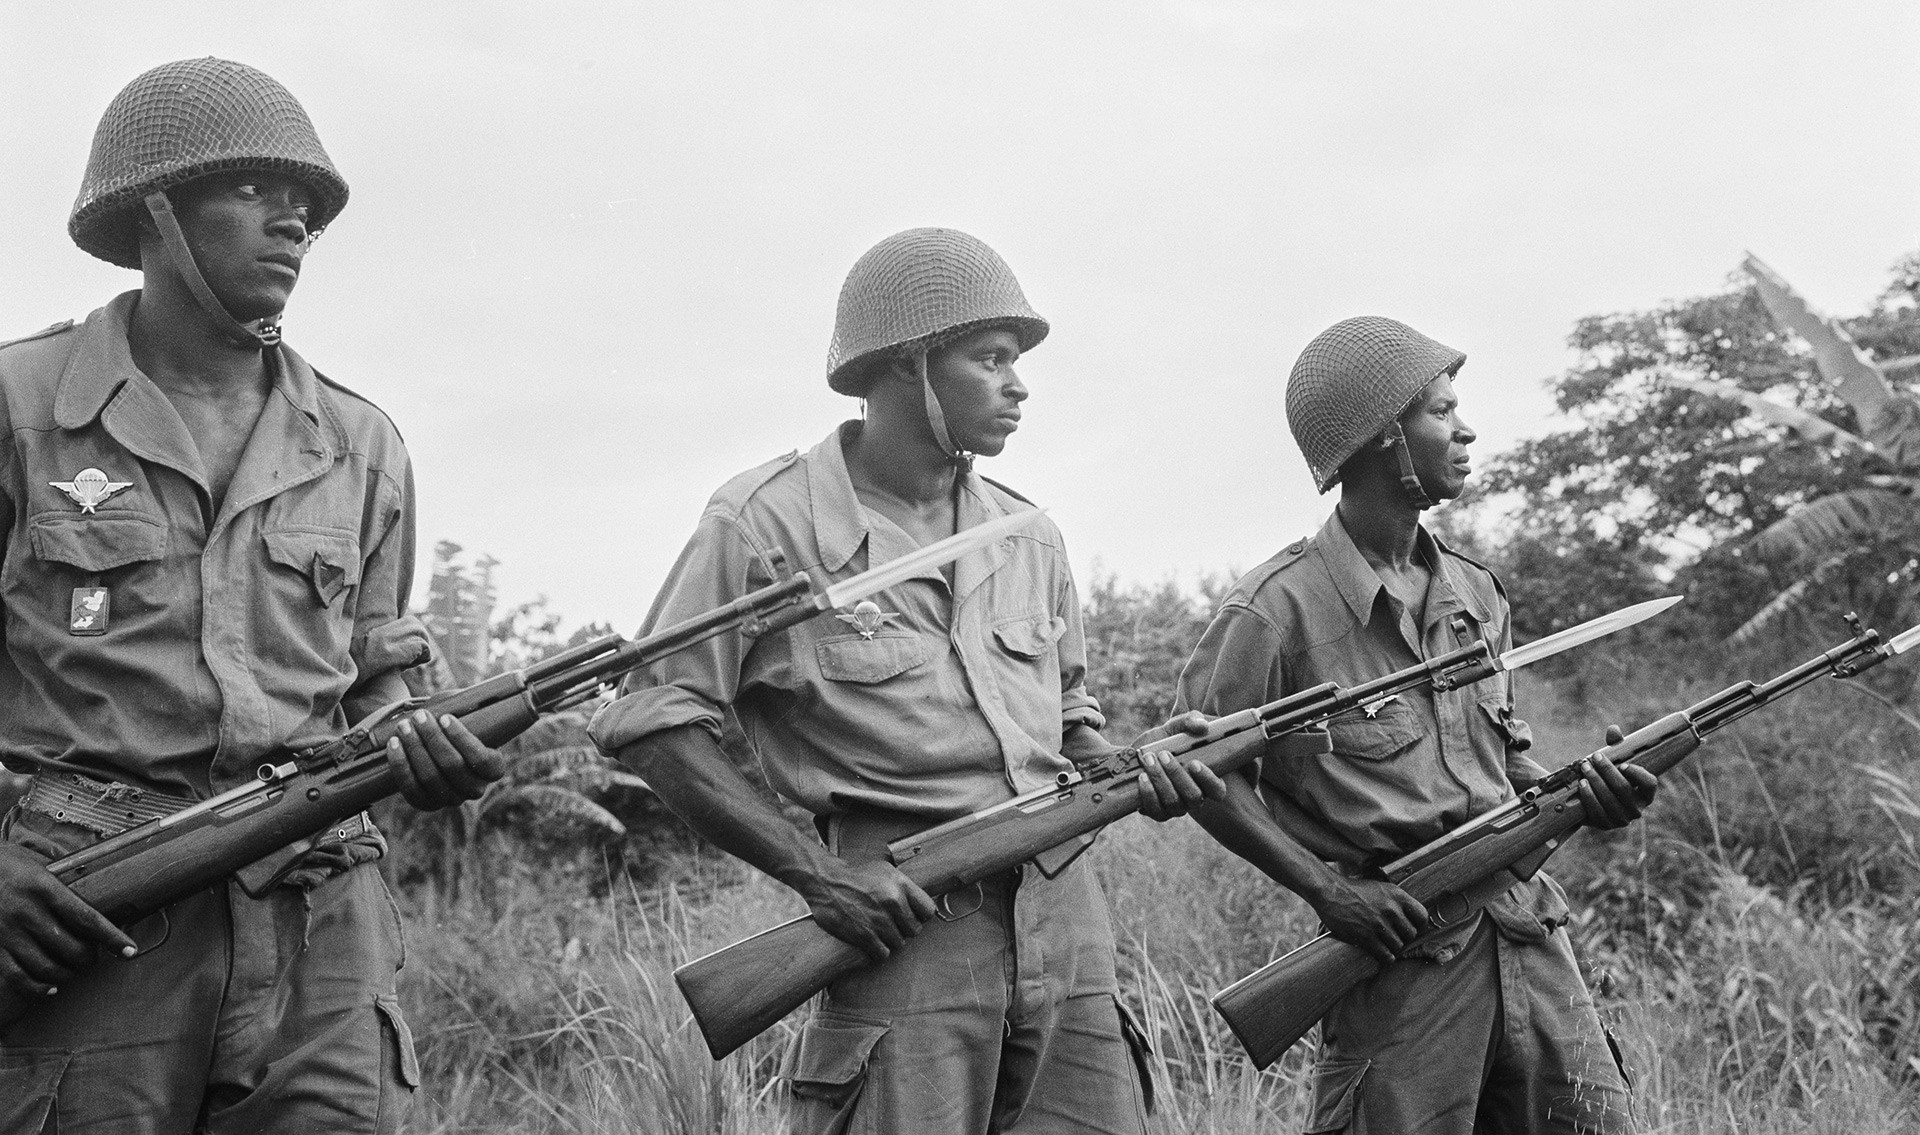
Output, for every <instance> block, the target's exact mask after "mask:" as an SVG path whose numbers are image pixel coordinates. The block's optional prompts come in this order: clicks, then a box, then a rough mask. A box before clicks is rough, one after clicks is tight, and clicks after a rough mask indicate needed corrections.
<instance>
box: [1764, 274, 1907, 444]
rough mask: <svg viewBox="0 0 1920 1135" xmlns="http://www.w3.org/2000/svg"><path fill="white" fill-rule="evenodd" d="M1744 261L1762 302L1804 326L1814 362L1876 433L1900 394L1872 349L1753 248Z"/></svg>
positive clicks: (1793, 325) (1791, 324) (1780, 317)
mask: <svg viewBox="0 0 1920 1135" xmlns="http://www.w3.org/2000/svg"><path fill="white" fill-rule="evenodd" d="M1740 266H1741V267H1742V268H1744V269H1746V272H1747V275H1749V276H1751V277H1753V283H1754V287H1755V288H1757V289H1758V290H1759V292H1760V302H1761V303H1763V304H1765V305H1766V307H1767V311H1768V313H1770V314H1771V315H1772V316H1773V318H1774V321H1775V322H1776V323H1778V324H1780V325H1781V326H1782V327H1785V328H1787V329H1788V330H1790V331H1795V332H1798V333H1799V335H1800V337H1801V338H1803V339H1805V340H1806V341H1807V344H1808V345H1809V346H1811V347H1812V348H1813V363H1814V365H1815V366H1816V367H1818V368H1819V370H1820V374H1821V376H1822V377H1824V378H1825V379H1826V380H1827V381H1828V382H1831V383H1832V384H1833V388H1834V390H1835V392H1837V393H1838V394H1839V395H1840V397H1841V398H1844V399H1845V400H1846V402H1847V404H1848V405H1850V406H1852V407H1853V411H1854V413H1856V414H1858V415H1859V416H1860V427H1861V429H1862V430H1864V431H1865V432H1866V433H1867V435H1868V436H1869V437H1871V436H1873V433H1874V427H1875V420H1876V419H1877V418H1878V417H1879V416H1880V412H1881V409H1882V408H1883V407H1884V406H1885V405H1886V404H1887V402H1888V400H1889V399H1891V398H1892V397H1893V396H1894V392H1893V387H1891V386H1889V385H1888V384H1887V380H1886V378H1885V376H1883V375H1882V374H1881V373H1880V369H1879V368H1878V367H1876V366H1874V365H1873V362H1872V360H1870V359H1868V358H1867V356H1866V352H1864V351H1862V350H1861V349H1860V348H1859V347H1858V346H1856V345H1855V344H1854V341H1853V337H1852V336H1851V335H1848V334H1847V333H1846V331H1844V330H1842V329H1841V327H1840V325H1839V324H1838V323H1835V322H1834V321H1833V320H1832V319H1829V318H1828V317H1827V316H1825V315H1822V314H1820V313H1819V312H1818V311H1815V310H1814V308H1813V306H1812V305H1811V304H1809V303H1807V301H1806V300H1805V299H1804V298H1802V297H1801V295H1800V293H1798V292H1796V291H1794V290H1793V285H1791V284H1789V283H1787V282H1786V281H1785V280H1784V279H1782V278H1781V277H1780V275H1779V273H1777V272H1775V271H1774V270H1773V269H1771V268H1769V267H1767V266H1766V265H1765V264H1763V263H1761V261H1760V258H1759V257H1757V256H1755V255H1754V254H1753V253H1751V252H1749V253H1747V258H1746V259H1745V260H1744V261H1742V262H1741V265H1740Z"/></svg>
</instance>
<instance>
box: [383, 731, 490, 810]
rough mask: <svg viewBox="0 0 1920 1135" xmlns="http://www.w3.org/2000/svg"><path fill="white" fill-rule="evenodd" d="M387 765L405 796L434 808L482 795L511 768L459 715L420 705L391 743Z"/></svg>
mask: <svg viewBox="0 0 1920 1135" xmlns="http://www.w3.org/2000/svg"><path fill="white" fill-rule="evenodd" d="M387 767H389V768H391V769H393V771H394V775H395V776H397V777H399V779H400V795H402V796H404V797H405V798H406V801H407V803H409V804H411V805H413V806H414V807H416V808H419V809H421V810H422V811H428V812H430V811H433V810H435V809H437V808H445V807H448V806H450V805H453V804H458V803H460V802H461V801H462V800H474V799H478V798H479V796H480V794H481V793H482V792H484V791H486V788H487V784H488V782H489V781H495V780H499V779H500V776H501V774H502V773H504V772H506V771H507V762H506V758H504V757H502V756H501V755H500V754H499V752H498V751H496V750H494V749H489V748H488V747H487V746H486V745H484V744H482V743H481V741H480V739H479V738H478V737H475V736H474V735H473V734H472V733H469V732H468V731H467V727H466V726H464V725H462V724H460V719H459V718H457V717H454V716H452V715H451V714H443V715H442V716H441V717H440V718H438V719H437V720H436V719H435V718H434V716H433V715H432V714H430V713H428V712H427V711H426V710H424V709H417V710H415V711H413V713H412V714H411V715H409V716H408V717H407V719H406V720H405V721H402V722H401V723H400V731H399V735H398V736H396V737H394V738H393V739H392V740H390V741H388V742H387Z"/></svg>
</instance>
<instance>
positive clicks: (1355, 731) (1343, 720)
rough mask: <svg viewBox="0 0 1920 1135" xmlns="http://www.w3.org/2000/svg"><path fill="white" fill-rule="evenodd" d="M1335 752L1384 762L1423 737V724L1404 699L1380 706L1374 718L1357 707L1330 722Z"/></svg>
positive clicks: (1364, 759) (1328, 730)
mask: <svg viewBox="0 0 1920 1135" xmlns="http://www.w3.org/2000/svg"><path fill="white" fill-rule="evenodd" d="M1327 732H1329V733H1331V734H1332V735H1333V751H1334V752H1336V753H1339V754H1340V755H1341V756H1344V757H1358V758H1360V759H1361V760H1363V761H1384V760H1386V759H1387V758H1388V757H1391V756H1393V755H1394V754H1395V753H1398V752H1400V751H1401V750H1402V749H1405V748H1407V747H1408V746H1409V745H1412V744H1413V743H1414V742H1415V741H1418V740H1419V739H1420V732H1421V730H1420V723H1419V720H1418V718H1417V715H1416V714H1415V713H1414V710H1413V707H1412V706H1410V705H1408V704H1407V703H1405V702H1404V701H1392V702H1388V703H1387V704H1386V705H1384V706H1381V707H1380V709H1379V711H1378V712H1377V713H1376V714H1375V715H1374V716H1372V717H1368V716H1367V715H1366V714H1365V713H1364V712H1361V711H1358V710H1356V711H1355V712H1353V713H1349V714H1346V715H1344V716H1341V717H1336V718H1334V719H1333V720H1332V721H1329V722H1328V723H1327Z"/></svg>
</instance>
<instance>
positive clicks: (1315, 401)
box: [1287, 315, 1467, 493]
mask: <svg viewBox="0 0 1920 1135" xmlns="http://www.w3.org/2000/svg"><path fill="white" fill-rule="evenodd" d="M1466 361H1467V356H1466V355H1465V354H1463V353H1462V352H1460V351H1456V350H1454V349H1453V348H1452V347H1449V346H1446V345H1444V344H1441V343H1436V342H1434V341H1433V340H1432V339H1429V338H1427V337H1426V336H1425V335H1422V334H1420V332H1418V331H1415V330H1414V329H1413V328H1411V327H1408V326H1407V325H1406V324H1404V323H1401V322H1400V321H1399V320H1397V319H1386V318H1383V317H1381V316H1377V315H1362V316H1358V317H1356V318H1354V319H1343V320H1341V321H1340V322H1338V323H1336V324H1334V325H1333V326H1332V327H1329V328H1327V329H1326V330H1325V331H1322V332H1321V333H1320V334H1318V335H1316V336H1314V339H1313V342H1311V343H1308V344H1307V349H1306V350H1304V351H1302V352H1300V357H1299V359H1297V360H1295V362H1294V364H1293V373H1292V374H1291V375H1290V376H1288V378H1287V425H1288V427H1289V428H1291V429H1292V430H1293V440H1294V441H1295V442H1297V443H1299V446H1300V452H1301V453H1302V454H1303V455H1305V456H1306V459H1307V468H1308V469H1310V470H1311V471H1312V472H1313V484H1314V487H1315V488H1317V489H1319V490H1320V491H1321V492H1323V493H1324V492H1326V491H1327V490H1328V489H1330V488H1332V487H1333V486H1334V485H1335V484H1337V483H1339V480H1340V466H1342V465H1344V464H1346V461H1347V458H1349V457H1352V456H1353V455H1354V454H1355V453H1358V452H1359V451H1360V447H1361V446H1363V445H1365V444H1366V443H1367V441H1368V440H1369V439H1371V438H1374V437H1378V436H1379V435H1380V434H1381V433H1382V432H1383V431H1385V430H1386V429H1387V428H1388V427H1390V426H1392V425H1394V424H1395V423H1396V422H1397V421H1398V420H1399V418H1400V415H1401V414H1402V413H1404V412H1405V411H1406V408H1407V407H1408V406H1411V405H1413V400H1414V399H1415V398H1418V397H1419V396H1420V392H1421V391H1422V390H1425V389H1426V388H1427V384H1428V383H1430V382H1432V381H1433V380H1434V379H1436V378H1438V377H1440V376H1441V375H1443V374H1450V373H1452V372H1453V371H1456V370H1458V369H1460V364H1461V363H1464V362H1466ZM1402 448H1403V449H1404V446H1403V447H1402ZM1416 483H1417V482H1416Z"/></svg>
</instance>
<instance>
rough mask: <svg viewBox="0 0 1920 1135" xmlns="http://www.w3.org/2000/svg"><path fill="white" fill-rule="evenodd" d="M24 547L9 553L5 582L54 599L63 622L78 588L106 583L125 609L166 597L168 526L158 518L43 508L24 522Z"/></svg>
mask: <svg viewBox="0 0 1920 1135" xmlns="http://www.w3.org/2000/svg"><path fill="white" fill-rule="evenodd" d="M27 548H28V550H29V551H30V553H31V554H30V555H28V556H10V557H8V563H7V580H6V587H7V589H8V590H9V591H10V592H20V593H29V592H30V593H32V594H33V595H34V596H35V597H36V598H35V599H34V601H35V602H46V603H51V604H53V605H54V606H55V607H57V608H58V611H59V618H60V619H61V620H62V621H65V620H66V619H67V618H68V617H69V615H68V608H67V605H68V604H69V602H70V601H71V600H72V598H73V595H74V589H76V588H95V587H99V588H105V589H106V590H107V591H109V592H111V594H112V597H113V599H112V602H113V605H114V607H115V609H116V610H118V611H120V612H122V613H124V614H132V613H134V612H135V611H137V610H140V609H143V608H144V609H154V608H159V607H163V606H165V604H166V602H167V594H168V591H169V587H170V585H169V583H168V580H167V573H166V571H165V570H164V564H163V561H164V560H165V559H166V556H167V526H166V524H165V523H163V522H162V521H160V520H159V519H158V518H156V517H151V516H147V515H145V514H144V513H138V512H110V513H99V514H96V515H92V516H87V515H82V514H78V513H69V512H54V513H43V514H41V515H39V516H36V517H34V518H33V519H31V520H29V521H28V522H27Z"/></svg>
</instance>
